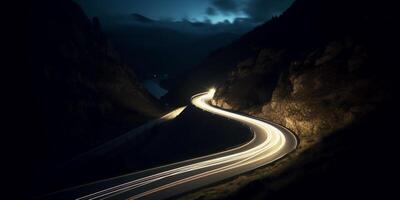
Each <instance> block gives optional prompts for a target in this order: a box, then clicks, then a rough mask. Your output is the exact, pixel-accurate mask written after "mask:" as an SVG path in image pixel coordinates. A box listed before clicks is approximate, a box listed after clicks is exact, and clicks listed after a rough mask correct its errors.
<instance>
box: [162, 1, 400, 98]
mask: <svg viewBox="0 0 400 200" xmlns="http://www.w3.org/2000/svg"><path fill="white" fill-rule="evenodd" d="M385 2H386V1H385ZM385 2H382V3H379V4H378V5H375V4H373V3H367V2H360V1H342V0H341V1H327V2H322V1H319V0H298V1H295V2H294V3H293V5H292V6H291V7H290V8H289V9H288V10H287V11H286V12H284V13H283V14H282V15H281V16H279V17H274V18H273V19H271V20H270V21H268V22H266V23H265V24H263V25H261V26H259V27H256V28H255V29H254V30H252V31H250V32H249V33H247V34H245V35H243V36H242V37H241V38H240V39H239V40H236V41H235V42H233V43H232V44H230V45H228V46H226V47H223V48H220V49H218V50H217V51H215V52H213V53H212V54H211V55H210V56H209V57H208V58H207V59H205V60H203V61H202V63H201V64H199V65H198V66H197V67H195V69H193V70H192V72H188V73H185V74H183V75H182V76H180V77H177V78H176V79H175V80H170V81H169V82H166V83H164V85H166V86H168V89H169V91H170V92H169V93H168V94H167V96H166V97H165V98H164V100H165V101H167V102H169V103H171V104H184V103H186V102H183V101H184V100H185V99H188V97H190V96H191V95H192V94H194V93H196V92H200V91H203V90H204V88H208V87H211V86H213V85H217V84H218V83H221V82H223V81H224V80H225V79H226V78H227V77H228V75H229V71H230V70H232V69H234V68H235V67H236V66H237V64H238V63H239V62H241V61H243V60H245V59H248V58H250V57H252V56H253V57H254V55H257V54H258V53H259V52H260V51H262V49H265V48H275V49H279V48H280V49H283V50H296V49H298V50H299V51H300V52H301V51H302V52H306V51H310V50H312V49H315V48H318V47H321V46H323V45H326V44H327V43H329V42H332V41H333V40H335V39H338V38H340V37H342V38H343V37H345V36H346V35H350V36H354V37H358V36H360V37H359V40H364V41H365V40H370V41H371V45H378V42H377V41H378V40H380V39H383V40H385V41H383V42H381V44H382V45H383V44H385V45H389V44H390V43H391V42H390V39H388V38H391V37H394V31H392V28H393V26H394V24H392V23H393V19H394V15H395V13H397V12H396V11H393V9H394V8H393V7H392V6H390V5H389V4H388V3H385ZM338 13H340V14H338ZM372 42H373V43H372ZM377 47H379V46H377ZM377 53H379V54H382V53H381V52H377ZM287 60H289V59H287ZM283 68H285V67H282V68H281V69H283ZM277 74H279V73H277Z"/></svg>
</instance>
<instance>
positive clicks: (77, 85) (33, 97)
mask: <svg viewBox="0 0 400 200" xmlns="http://www.w3.org/2000/svg"><path fill="white" fill-rule="evenodd" d="M24 25H26V26H25V27H24V28H25V32H24V37H25V38H24V39H25V40H24V41H26V43H25V44H24V48H23V49H24V52H25V54H24V56H26V57H23V60H26V61H27V63H26V65H22V66H24V67H25V68H26V69H25V68H23V69H24V70H21V72H20V73H24V74H29V77H28V78H26V79H24V80H21V81H24V82H26V83H25V84H24V85H25V91H21V92H25V93H26V97H25V98H24V99H25V101H26V102H29V104H30V105H31V106H30V107H31V108H32V109H31V112H27V113H25V115H26V116H30V117H29V120H30V121H32V120H33V121H34V122H36V123H35V124H36V125H35V127H36V128H35V127H32V128H31V129H30V130H29V133H30V134H25V133H20V134H22V135H23V136H26V137H25V139H27V138H32V140H31V141H30V142H31V143H32V144H31V145H35V148H32V149H34V150H32V151H31V152H30V153H28V152H26V155H25V156H27V157H30V155H31V156H32V155H35V156H36V158H35V161H34V163H33V166H32V168H31V169H33V171H34V172H35V173H36V175H35V176H34V178H36V179H37V178H39V177H40V178H41V179H42V180H43V181H41V182H40V183H44V182H45V179H46V173H47V171H49V169H51V168H52V167H53V166H54V165H56V164H58V163H62V162H64V161H65V160H67V159H69V158H71V157H72V156H74V155H76V154H78V153H81V152H83V151H86V150H88V149H91V148H93V147H95V146H97V145H100V144H102V143H104V142H106V141H108V140H109V139H111V138H115V137H116V136H119V135H120V134H123V133H125V132H126V131H128V130H130V129H132V128H133V127H136V126H138V125H140V124H142V123H144V122H146V121H147V120H150V119H154V118H156V117H159V116H160V115H161V114H162V113H163V112H164V111H163V107H162V106H161V105H160V104H159V102H158V101H157V100H155V99H154V98H153V97H151V96H150V95H149V94H148V93H147V92H146V91H145V90H144V89H143V87H142V85H141V84H140V83H139V82H138V80H137V78H136V75H135V73H134V72H133V71H132V67H130V66H128V65H126V64H125V63H124V62H122V60H121V59H120V56H119V55H118V53H117V52H116V51H114V49H113V48H112V46H111V45H110V42H109V41H108V40H107V39H106V37H105V35H104V34H103V33H102V31H101V26H100V23H99V20H98V19H97V18H94V19H93V20H89V19H88V18H87V16H86V15H85V14H84V12H83V11H82V10H81V8H80V7H79V6H78V5H77V4H76V3H74V2H73V1H70V0H60V1H57V2H56V1H51V0H40V1H35V2H31V4H30V9H29V12H28V15H27V18H26V22H25V23H24ZM20 124H21V125H24V124H30V122H29V121H28V119H27V120H26V121H24V120H23V119H21V121H20ZM21 137H22V136H21ZM27 148H28V147H27ZM28 164H29V162H28ZM34 180H35V179H34ZM36 185H40V184H36ZM38 187H39V186H38Z"/></svg>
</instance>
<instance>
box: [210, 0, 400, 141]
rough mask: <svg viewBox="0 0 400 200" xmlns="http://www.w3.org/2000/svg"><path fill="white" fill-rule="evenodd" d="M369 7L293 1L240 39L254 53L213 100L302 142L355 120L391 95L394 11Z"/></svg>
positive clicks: (357, 2)
mask: <svg viewBox="0 0 400 200" xmlns="http://www.w3.org/2000/svg"><path fill="white" fill-rule="evenodd" d="M385 6H387V5H385ZM375 9H376V6H373V5H369V4H368V3H361V2H359V1H324V2H320V1H316V0H298V1H296V2H295V3H294V4H293V6H292V7H291V8H289V9H288V10H287V11H286V13H284V14H283V15H282V16H280V17H279V18H276V19H273V20H271V21H269V22H268V23H266V24H265V25H263V26H261V27H259V28H258V29H256V30H254V31H253V32H251V33H250V34H249V35H246V36H245V37H244V38H242V41H240V42H247V43H248V44H250V45H251V46H252V47H253V49H254V51H253V52H252V53H251V54H249V56H248V57H246V58H244V59H240V60H239V61H238V62H237V63H236V64H235V68H234V69H233V70H232V71H231V72H230V74H229V75H228V78H227V80H226V81H225V83H224V84H221V85H219V88H218V91H217V94H216V102H215V104H216V105H219V106H223V107H225V108H228V109H235V110H242V111H243V110H245V111H246V112H249V113H251V114H254V115H258V116H261V117H263V118H266V119H269V120H272V121H275V122H278V123H280V124H282V125H284V126H286V127H288V128H289V129H291V130H293V131H294V132H296V133H297V134H298V135H299V136H300V137H301V140H300V141H301V144H304V143H308V142H315V140H318V139H320V137H319V136H323V135H324V134H327V133H331V132H333V131H335V130H338V129H340V128H343V127H345V126H347V125H349V124H351V123H353V122H354V121H355V120H357V119H359V118H361V117H362V116H363V115H364V114H366V113H368V112H370V111H371V110H373V109H376V108H378V107H379V105H380V104H382V103H383V102H385V101H387V100H388V98H391V95H392V94H394V86H395V84H394V80H395V79H394V77H393V76H392V75H391V74H392V72H393V68H392V65H393V63H395V56H394V51H393V49H395V46H394V44H393V42H394V41H396V36H395V33H394V32H393V31H392V29H393V27H394V26H395V25H394V24H395V23H394V13H390V11H388V10H385V12H384V13H381V12H379V11H378V12H373V10H375ZM338 12H339V13H341V14H340V15H339V16H338V15H334V14H335V13H338ZM305 13H306V14H305ZM303 137H304V138H303Z"/></svg>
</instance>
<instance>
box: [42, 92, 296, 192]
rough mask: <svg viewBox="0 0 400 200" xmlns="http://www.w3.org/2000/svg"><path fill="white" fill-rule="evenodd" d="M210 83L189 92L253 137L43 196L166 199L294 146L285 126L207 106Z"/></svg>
mask: <svg viewBox="0 0 400 200" xmlns="http://www.w3.org/2000/svg"><path fill="white" fill-rule="evenodd" d="M214 93H215V90H214V89H211V90H210V91H208V92H205V93H201V94H198V95H195V96H193V97H192V104H193V105H195V106H196V107H198V108H200V109H202V110H204V111H207V112H210V113H213V114H216V115H220V116H223V117H226V118H229V119H232V120H235V121H238V122H240V123H243V124H246V125H247V126H249V127H250V129H251V130H252V131H253V133H254V136H253V138H252V140H251V141H249V142H247V143H246V144H243V145H242V146H239V147H236V148H234V149H230V150H227V151H223V152H220V153H216V154H212V155H208V156H204V157H199V158H195V159H192V160H187V161H183V162H179V163H174V164H170V165H166V166H162V167H158V168H153V169H149V170H145V171H141V172H137V173H133V174H128V175H124V176H121V177H115V178H112V179H107V180H102V181H99V182H95V183H91V184H88V185H83V186H78V187H76V188H72V189H68V190H65V191H62V192H58V193H56V194H53V195H49V196H47V197H52V198H54V197H57V199H77V200H92V199H131V200H133V199H164V198H168V197H172V196H175V195H178V194H182V193H184V192H188V191H190V190H193V189H197V188H200V187H203V186H206V185H209V184H212V183H215V182H218V181H221V180H224V179H227V178H230V177H233V176H236V175H239V174H241V173H244V172H248V171H251V170H253V169H256V168H258V167H261V166H264V165H267V164H269V163H272V162H274V161H276V160H277V159H279V158H282V157H283V156H285V155H286V154H288V153H289V152H291V151H292V150H294V149H295V148H296V146H297V139H296V137H295V135H294V134H293V133H292V132H290V131H289V130H288V129H286V128H284V127H282V126H280V125H277V124H274V123H271V122H266V121H261V120H258V119H255V118H251V117H248V116H244V115H240V114H236V113H232V112H229V111H226V110H222V109H219V108H217V107H214V106H211V105H210V104H209V102H210V101H211V99H212V98H213V95H214Z"/></svg>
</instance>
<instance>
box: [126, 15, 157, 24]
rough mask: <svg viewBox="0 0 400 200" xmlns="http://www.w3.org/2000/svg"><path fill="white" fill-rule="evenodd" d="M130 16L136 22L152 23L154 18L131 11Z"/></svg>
mask: <svg viewBox="0 0 400 200" xmlns="http://www.w3.org/2000/svg"><path fill="white" fill-rule="evenodd" d="M131 17H132V19H133V20H135V21H137V22H142V23H152V22H154V20H152V19H150V18H148V17H145V16H143V15H140V14H137V13H133V14H131Z"/></svg>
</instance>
